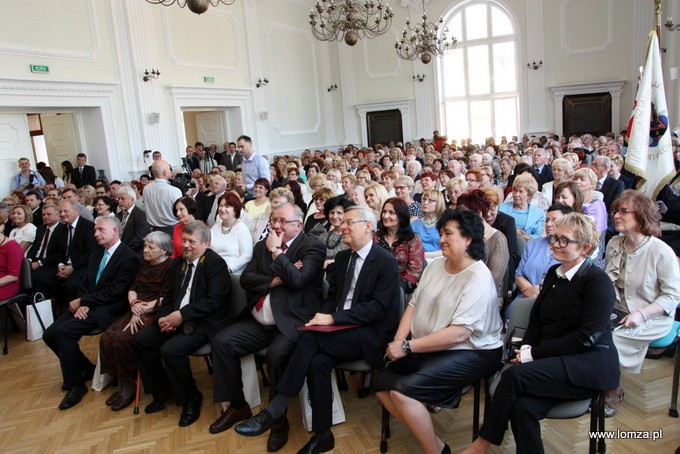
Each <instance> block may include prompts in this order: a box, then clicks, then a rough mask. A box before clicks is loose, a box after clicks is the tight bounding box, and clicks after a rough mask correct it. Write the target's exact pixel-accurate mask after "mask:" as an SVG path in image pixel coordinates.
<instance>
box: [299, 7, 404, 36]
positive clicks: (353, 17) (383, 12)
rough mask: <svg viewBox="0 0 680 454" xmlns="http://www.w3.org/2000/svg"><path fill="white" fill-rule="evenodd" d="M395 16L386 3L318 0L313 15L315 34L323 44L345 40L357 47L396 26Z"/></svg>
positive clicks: (310, 16) (311, 14) (311, 21)
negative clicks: (366, 39) (361, 41)
mask: <svg viewBox="0 0 680 454" xmlns="http://www.w3.org/2000/svg"><path fill="white" fill-rule="evenodd" d="M392 16H394V13H393V12H392V9H391V8H390V5H389V4H388V3H387V2H386V1H384V0H377V1H375V0H366V1H365V2H363V3H361V2H357V1H354V0H345V1H342V2H341V3H340V4H338V5H336V4H335V2H334V0H317V1H316V6H314V8H312V12H311V13H310V14H309V18H310V19H311V20H310V21H309V23H310V25H311V26H312V34H313V35H314V37H315V38H316V39H318V40H319V41H341V40H343V39H344V40H345V43H346V44H347V45H349V46H354V45H355V44H356V43H357V42H359V39H361V38H363V37H368V38H374V37H376V36H378V35H382V34H383V33H385V32H386V31H387V30H388V29H389V28H390V25H392Z"/></svg>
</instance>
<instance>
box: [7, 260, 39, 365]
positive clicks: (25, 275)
mask: <svg viewBox="0 0 680 454" xmlns="http://www.w3.org/2000/svg"><path fill="white" fill-rule="evenodd" d="M32 286H33V285H32V282H31V262H29V261H28V260H27V259H23V261H22V263H21V271H20V273H19V294H18V295H16V296H14V297H12V298H9V299H6V300H4V301H0V307H3V306H4V307H5V344H4V346H3V347H2V354H3V355H6V354H7V353H9V348H8V346H7V337H8V334H9V321H10V319H12V324H13V325H14V328H15V329H19V326H17V324H16V322H15V321H14V319H13V318H12V314H11V311H10V307H11V306H14V307H16V308H17V310H18V311H19V313H21V308H20V307H19V304H22V303H24V304H27V303H28V301H29V299H30V296H31V287H32Z"/></svg>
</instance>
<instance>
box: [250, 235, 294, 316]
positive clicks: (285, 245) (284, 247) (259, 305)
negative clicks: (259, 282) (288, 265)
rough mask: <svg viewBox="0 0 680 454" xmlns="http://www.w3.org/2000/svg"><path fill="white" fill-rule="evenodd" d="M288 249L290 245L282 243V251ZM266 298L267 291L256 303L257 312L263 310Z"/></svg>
mask: <svg viewBox="0 0 680 454" xmlns="http://www.w3.org/2000/svg"><path fill="white" fill-rule="evenodd" d="M286 249H288V245H287V244H282V245H281V252H286ZM265 298H267V294H266V293H265V294H264V295H262V296H261V297H260V298H259V299H258V300H257V303H255V311H256V312H260V311H261V310H262V308H263V307H264V300H265Z"/></svg>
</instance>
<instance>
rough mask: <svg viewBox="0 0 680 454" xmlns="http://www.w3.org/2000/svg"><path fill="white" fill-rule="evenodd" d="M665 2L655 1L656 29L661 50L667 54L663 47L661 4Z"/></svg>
mask: <svg viewBox="0 0 680 454" xmlns="http://www.w3.org/2000/svg"><path fill="white" fill-rule="evenodd" d="M662 2H663V0H654V29H655V30H656V36H657V37H658V38H659V50H660V51H661V53H665V52H666V49H665V48H664V47H663V46H662V45H661V3H662Z"/></svg>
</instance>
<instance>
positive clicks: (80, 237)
mask: <svg viewBox="0 0 680 454" xmlns="http://www.w3.org/2000/svg"><path fill="white" fill-rule="evenodd" d="M59 218H60V219H61V222H62V224H61V225H60V226H59V227H58V228H56V229H55V231H54V238H53V239H52V241H54V242H56V246H57V248H58V249H57V251H56V254H48V257H46V258H45V259H44V261H43V266H41V267H40V268H38V269H37V270H35V272H34V274H33V279H34V281H33V288H34V289H35V290H36V291H38V292H42V293H44V294H45V295H46V296H47V297H48V298H53V299H55V300H57V302H59V303H61V302H65V299H66V300H68V301H70V300H71V299H73V298H75V297H76V296H77V294H78V291H79V289H80V288H81V287H82V285H83V280H84V279H85V275H86V273H87V264H88V262H89V259H90V256H91V255H92V253H93V252H94V251H95V250H96V249H97V243H96V242H95V240H94V223H93V222H92V221H88V220H87V219H85V218H83V217H82V216H80V212H79V211H78V208H77V206H76V204H75V203H74V202H73V201H71V200H62V201H61V203H59Z"/></svg>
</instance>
